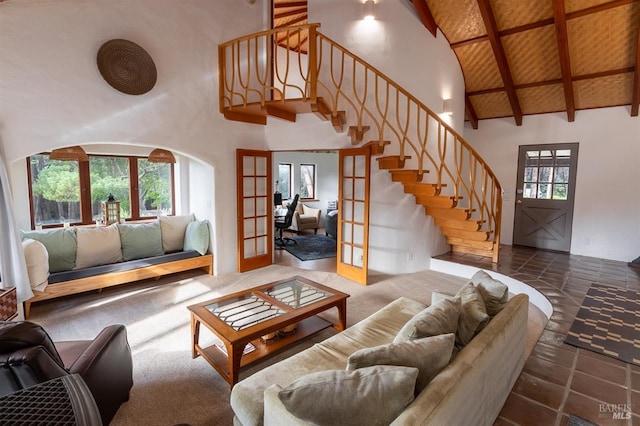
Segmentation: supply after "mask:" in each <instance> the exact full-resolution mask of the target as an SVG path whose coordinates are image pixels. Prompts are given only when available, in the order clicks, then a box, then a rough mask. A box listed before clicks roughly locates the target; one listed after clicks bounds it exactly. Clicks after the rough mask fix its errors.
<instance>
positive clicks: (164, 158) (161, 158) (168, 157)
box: [147, 148, 176, 163]
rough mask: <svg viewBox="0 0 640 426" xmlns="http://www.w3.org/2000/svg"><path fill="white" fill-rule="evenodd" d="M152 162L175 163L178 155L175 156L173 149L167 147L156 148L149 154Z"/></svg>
mask: <svg viewBox="0 0 640 426" xmlns="http://www.w3.org/2000/svg"><path fill="white" fill-rule="evenodd" d="M147 160H149V161H150V162H152V163H175V162H176V157H174V156H173V154H172V153H171V151H167V150H166V149H160V148H156V149H154V150H153V151H151V153H150V154H149V157H148V158H147Z"/></svg>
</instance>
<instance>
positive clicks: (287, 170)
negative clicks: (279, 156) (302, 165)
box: [276, 163, 293, 200]
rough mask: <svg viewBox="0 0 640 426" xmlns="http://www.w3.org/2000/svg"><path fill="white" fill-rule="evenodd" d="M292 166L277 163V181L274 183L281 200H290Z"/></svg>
mask: <svg viewBox="0 0 640 426" xmlns="http://www.w3.org/2000/svg"><path fill="white" fill-rule="evenodd" d="M292 168H293V165H292V164H289V163H278V181H277V183H276V191H278V192H279V193H281V194H282V199H283V200H286V199H289V198H291V182H292V179H291V176H292V174H291V169H292Z"/></svg>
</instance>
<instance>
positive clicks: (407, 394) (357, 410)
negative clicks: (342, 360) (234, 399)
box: [278, 365, 418, 426]
mask: <svg viewBox="0 0 640 426" xmlns="http://www.w3.org/2000/svg"><path fill="white" fill-rule="evenodd" d="M417 377H418V369H417V368H411V367H400V366H390V365H384V366H382V365H378V366H375V367H368V368H362V369H359V370H355V371H345V370H327V371H321V372H318V373H312V374H308V375H306V376H303V377H301V378H299V379H297V380H295V381H294V382H293V383H291V384H290V385H288V386H287V387H285V388H284V389H282V390H281V391H280V392H279V393H278V398H279V399H280V401H282V404H283V405H284V406H285V408H286V409H287V410H288V411H289V412H290V413H291V414H293V415H294V416H296V417H297V418H299V419H302V420H304V421H306V422H311V423H314V424H323V425H342V426H370V425H381V426H382V425H388V424H389V423H391V422H392V421H393V419H395V418H396V417H397V416H398V415H399V414H400V413H401V412H402V410H404V408H405V407H406V406H407V405H409V404H410V403H411V401H413V398H414V397H413V391H414V388H415V385H416V378H417Z"/></svg>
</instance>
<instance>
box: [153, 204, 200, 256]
mask: <svg viewBox="0 0 640 426" xmlns="http://www.w3.org/2000/svg"><path fill="white" fill-rule="evenodd" d="M158 219H159V220H160V231H161V233H162V250H164V252H165V253H169V252H172V251H180V250H182V249H183V247H184V235H185V232H186V231H187V225H189V224H190V223H191V222H192V221H193V219H194V217H193V215H192V214H189V215H180V216H160V217H159V218H158Z"/></svg>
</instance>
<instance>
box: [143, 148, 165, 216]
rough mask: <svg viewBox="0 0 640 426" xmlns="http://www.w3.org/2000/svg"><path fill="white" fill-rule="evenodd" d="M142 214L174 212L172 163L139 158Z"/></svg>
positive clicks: (151, 214)
mask: <svg viewBox="0 0 640 426" xmlns="http://www.w3.org/2000/svg"><path fill="white" fill-rule="evenodd" d="M138 190H139V191H140V193H139V199H140V216H158V215H160V214H172V212H173V206H172V205H171V164H168V163H151V162H149V161H147V160H146V159H144V158H139V159H138Z"/></svg>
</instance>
